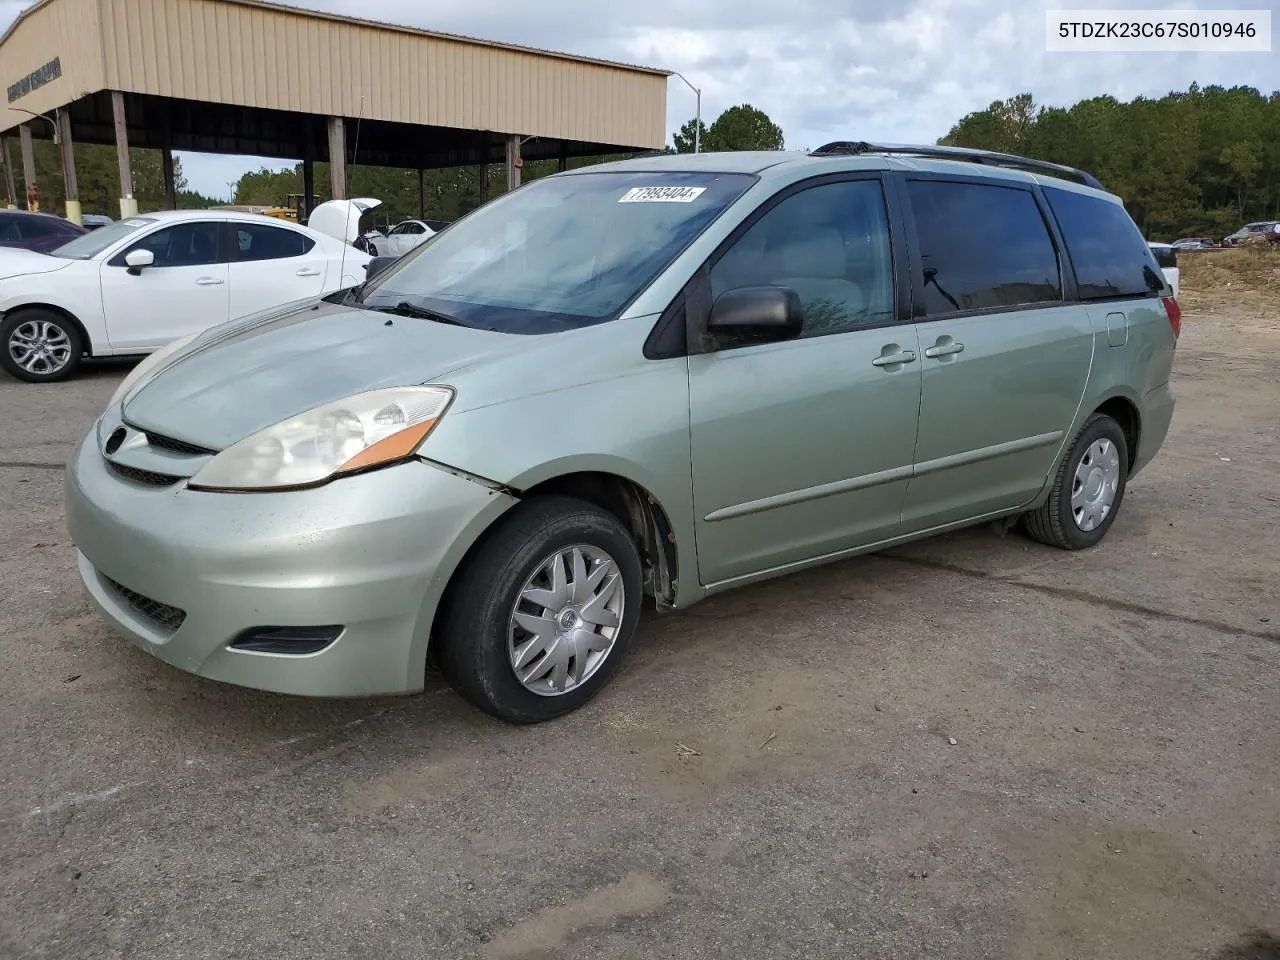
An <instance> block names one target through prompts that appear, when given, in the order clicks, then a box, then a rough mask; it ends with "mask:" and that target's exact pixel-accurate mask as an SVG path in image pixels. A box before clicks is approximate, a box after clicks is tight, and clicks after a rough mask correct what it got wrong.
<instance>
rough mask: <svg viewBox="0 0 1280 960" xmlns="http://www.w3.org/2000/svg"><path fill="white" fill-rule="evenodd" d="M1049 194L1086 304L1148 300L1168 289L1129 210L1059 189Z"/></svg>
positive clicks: (1050, 204) (1051, 205)
mask: <svg viewBox="0 0 1280 960" xmlns="http://www.w3.org/2000/svg"><path fill="white" fill-rule="evenodd" d="M1044 194H1045V197H1046V198H1048V200H1049V206H1050V208H1051V209H1052V210H1053V215H1054V216H1055V217H1056V218H1057V220H1058V226H1059V227H1060V228H1061V230H1062V236H1063V239H1065V240H1066V243H1067V253H1068V254H1070V256H1071V263H1072V265H1073V266H1074V267H1075V270H1076V281H1077V283H1078V284H1079V287H1080V299H1081V300H1109V299H1113V298H1115V297H1144V296H1146V297H1149V296H1153V295H1156V294H1158V293H1160V291H1161V290H1163V289H1164V277H1163V276H1162V275H1161V273H1160V265H1159V264H1158V263H1157V262H1156V258H1155V255H1154V254H1153V253H1152V252H1151V248H1150V247H1148V246H1147V241H1146V240H1144V239H1143V238H1142V234H1141V233H1139V232H1138V228H1137V226H1136V225H1135V224H1134V222H1133V220H1132V219H1131V218H1130V216H1129V214H1128V213H1127V212H1126V211H1125V209H1124V207H1122V206H1120V204H1118V203H1115V202H1113V201H1111V200H1106V199H1103V198H1102V197H1093V196H1090V195H1088V194H1085V193H1074V192H1072V191H1070V190H1059V189H1057V188H1056V187H1046V188H1045V191H1044Z"/></svg>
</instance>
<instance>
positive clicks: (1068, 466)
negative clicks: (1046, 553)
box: [1022, 413, 1129, 550]
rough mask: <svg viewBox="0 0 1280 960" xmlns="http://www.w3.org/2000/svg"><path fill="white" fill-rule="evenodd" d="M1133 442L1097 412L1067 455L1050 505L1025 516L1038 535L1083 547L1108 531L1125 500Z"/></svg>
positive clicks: (1026, 523) (1025, 523) (1069, 547)
mask: <svg viewBox="0 0 1280 960" xmlns="http://www.w3.org/2000/svg"><path fill="white" fill-rule="evenodd" d="M1128 476H1129V446H1128V443H1127V441H1126V440H1125V435H1124V430H1122V429H1121V428H1120V424H1118V423H1117V422H1116V421H1115V420H1114V419H1112V418H1111V417H1109V416H1107V415H1106V414H1103V413H1096V414H1094V415H1093V416H1092V417H1090V418H1089V420H1088V421H1087V422H1086V423H1085V425H1084V427H1083V428H1082V429H1081V431H1080V433H1079V434H1078V435H1077V436H1076V440H1075V443H1073V444H1072V445H1071V449H1070V450H1069V451H1068V452H1067V455H1066V457H1064V458H1063V460H1062V463H1061V465H1060V466H1059V467H1058V473H1057V476H1056V477H1055V479H1054V483H1053V489H1052V490H1051V491H1050V492H1049V499H1048V500H1047V501H1046V502H1045V504H1044V506H1042V507H1040V508H1039V509H1037V510H1032V511H1031V512H1030V513H1026V514H1024V515H1023V517H1022V523H1023V527H1024V528H1025V529H1026V531H1027V533H1028V534H1029V535H1030V536H1031V537H1032V539H1035V540H1039V541H1040V542H1041V543H1047V544H1049V545H1050V546H1054V547H1061V548H1062V549H1063V550H1083V549H1085V548H1087V547H1092V546H1093V545H1094V544H1096V543H1098V542H1099V541H1100V540H1102V538H1103V537H1105V536H1106V535H1107V531H1108V530H1110V529H1111V524H1112V523H1114V522H1115V519H1116V514H1117V513H1118V512H1119V510H1120V504H1121V503H1122V502H1123V501H1124V491H1125V481H1126V479H1127V478H1128Z"/></svg>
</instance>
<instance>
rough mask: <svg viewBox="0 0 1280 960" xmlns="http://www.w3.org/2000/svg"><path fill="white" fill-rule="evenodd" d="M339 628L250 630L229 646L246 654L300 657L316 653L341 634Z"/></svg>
mask: <svg viewBox="0 0 1280 960" xmlns="http://www.w3.org/2000/svg"><path fill="white" fill-rule="evenodd" d="M343 629H344V628H343V627H341V626H325V627H250V628H249V629H248V630H244V631H242V632H241V633H240V634H239V635H238V636H237V637H236V638H235V639H234V640H232V641H231V643H230V644H229V646H230V648H231V649H232V650H243V651H244V652H246V653H281V654H286V655H290V656H295V657H300V656H305V655H306V654H309V653H319V652H320V651H321V650H323V649H325V648H326V647H328V646H330V645H331V644H333V643H334V642H335V641H336V640H337V639H338V637H339V636H341V635H342V631H343Z"/></svg>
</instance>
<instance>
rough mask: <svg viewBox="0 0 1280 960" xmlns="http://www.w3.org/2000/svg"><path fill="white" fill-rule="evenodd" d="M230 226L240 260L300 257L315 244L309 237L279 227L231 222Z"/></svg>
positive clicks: (237, 257) (237, 256)
mask: <svg viewBox="0 0 1280 960" xmlns="http://www.w3.org/2000/svg"><path fill="white" fill-rule="evenodd" d="M231 228H232V231H233V236H234V237H235V240H236V259H237V260H240V261H242V262H243V261H246V260H283V259H285V258H287V257H300V256H302V255H303V254H304V253H306V252H307V251H308V250H310V249H311V248H312V247H313V246H315V241H314V240H312V239H311V238H310V237H306V236H303V235H302V234H300V233H295V232H294V231H292V230H281V229H280V228H279V227H267V226H259V225H258V224H247V223H233V224H232V225H231Z"/></svg>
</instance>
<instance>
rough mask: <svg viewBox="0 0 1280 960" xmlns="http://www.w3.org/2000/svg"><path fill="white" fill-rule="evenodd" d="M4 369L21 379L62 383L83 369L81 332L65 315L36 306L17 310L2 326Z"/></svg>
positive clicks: (1, 361) (1, 362) (0, 362)
mask: <svg viewBox="0 0 1280 960" xmlns="http://www.w3.org/2000/svg"><path fill="white" fill-rule="evenodd" d="M0 344H3V348H2V349H0V366H3V367H4V368H5V370H7V371H8V372H9V373H11V374H13V376H15V377H17V378H18V379H19V380H26V381H28V382H29V383H45V382H48V381H51V380H62V379H64V378H65V377H68V376H70V375H71V374H72V373H73V372H74V371H75V369H76V368H77V367H78V366H80V358H81V356H82V355H83V352H84V344H83V342H82V340H81V338H80V331H79V329H78V328H77V327H76V325H75V324H74V323H72V322H71V321H70V320H68V319H67V318H66V317H64V316H62V314H59V313H54V312H53V311H52V310H43V309H40V308H38V307H33V308H30V309H27V310H15V311H13V312H12V313H10V314H9V315H8V316H7V317H5V318H4V322H3V323H0Z"/></svg>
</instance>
